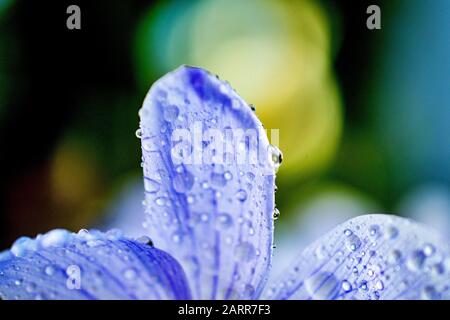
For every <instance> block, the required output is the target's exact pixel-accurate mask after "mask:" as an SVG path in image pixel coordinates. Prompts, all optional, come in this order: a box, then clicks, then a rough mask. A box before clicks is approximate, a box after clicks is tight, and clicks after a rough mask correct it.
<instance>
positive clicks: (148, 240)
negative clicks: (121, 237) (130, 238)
mask: <svg viewBox="0 0 450 320" xmlns="http://www.w3.org/2000/svg"><path fill="white" fill-rule="evenodd" d="M136 242H139V243H142V244H145V245H148V246H151V247H153V241H152V239H151V238H150V237H147V236H140V237H139V238H137V239H136Z"/></svg>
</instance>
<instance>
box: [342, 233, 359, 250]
mask: <svg viewBox="0 0 450 320" xmlns="http://www.w3.org/2000/svg"><path fill="white" fill-rule="evenodd" d="M345 246H346V247H347V249H348V250H350V251H356V250H358V249H359V247H361V240H360V239H359V238H358V236H357V235H355V234H352V235H350V236H349V237H347V239H345Z"/></svg>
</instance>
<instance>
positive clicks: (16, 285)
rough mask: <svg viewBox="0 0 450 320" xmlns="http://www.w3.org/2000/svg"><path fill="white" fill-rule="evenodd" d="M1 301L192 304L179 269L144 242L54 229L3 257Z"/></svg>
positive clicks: (23, 241) (113, 232)
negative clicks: (164, 301) (179, 301)
mask: <svg viewBox="0 0 450 320" xmlns="http://www.w3.org/2000/svg"><path fill="white" fill-rule="evenodd" d="M0 297H1V298H2V299H189V298H190V292H189V289H188V286H187V281H186V279H185V275H184V272H183V269H182V268H181V266H180V265H179V264H178V263H177V262H176V261H175V260H174V259H173V258H172V257H171V256H170V255H169V254H167V253H165V252H163V251H161V250H158V249H155V248H153V247H152V246H150V245H148V244H145V243H143V242H142V241H134V240H130V239H127V238H124V237H122V235H121V233H120V232H119V231H117V230H111V231H109V232H107V233H101V232H99V231H95V230H92V231H90V232H88V231H87V230H81V231H80V232H79V233H77V234H75V233H70V232H68V231H65V230H61V229H57V230H52V231H50V232H48V233H47V234H44V235H39V236H38V237H36V238H35V239H30V238H25V237H23V238H20V239H18V240H17V241H16V242H15V244H14V245H13V246H12V248H11V249H10V250H8V251H5V252H3V253H2V254H0Z"/></svg>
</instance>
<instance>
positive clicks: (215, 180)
mask: <svg viewBox="0 0 450 320" xmlns="http://www.w3.org/2000/svg"><path fill="white" fill-rule="evenodd" d="M211 184H212V185H213V186H215V187H223V186H225V185H226V184H227V179H226V178H225V175H224V174H222V173H217V172H212V173H211Z"/></svg>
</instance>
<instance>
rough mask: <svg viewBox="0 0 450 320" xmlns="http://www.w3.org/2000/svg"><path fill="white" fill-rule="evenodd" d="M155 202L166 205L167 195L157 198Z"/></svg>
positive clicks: (161, 205)
mask: <svg viewBox="0 0 450 320" xmlns="http://www.w3.org/2000/svg"><path fill="white" fill-rule="evenodd" d="M155 203H156V204H157V205H158V206H160V207H163V206H165V205H166V198H165V197H159V198H156V200H155Z"/></svg>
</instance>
